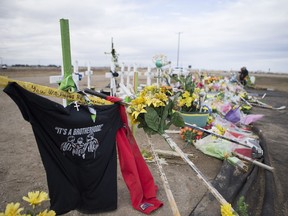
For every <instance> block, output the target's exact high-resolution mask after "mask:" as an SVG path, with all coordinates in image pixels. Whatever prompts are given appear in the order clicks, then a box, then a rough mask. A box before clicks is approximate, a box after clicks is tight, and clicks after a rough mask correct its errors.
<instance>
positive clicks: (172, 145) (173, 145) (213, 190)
mask: <svg viewBox="0 0 288 216" xmlns="http://www.w3.org/2000/svg"><path fill="white" fill-rule="evenodd" d="M162 137H163V138H164V139H165V141H166V142H167V143H168V144H169V146H170V148H171V149H173V150H174V151H176V152H177V153H178V154H179V155H180V156H181V158H182V159H183V160H184V161H185V162H186V163H187V164H188V165H189V166H190V168H191V169H192V170H193V171H195V172H196V174H197V177H198V178H199V179H200V180H201V181H202V182H203V183H204V185H205V186H206V187H207V189H208V190H209V191H210V192H211V193H212V194H213V196H214V197H215V198H216V199H217V200H218V202H219V203H220V204H221V205H225V204H228V202H227V201H226V200H225V198H224V197H223V196H222V195H221V194H220V193H219V191H217V190H216V188H214V187H213V185H212V184H211V183H210V182H209V181H208V180H207V179H206V177H205V176H204V175H203V173H202V172H201V171H200V170H199V169H198V168H197V167H196V165H195V164H194V163H193V162H192V161H191V160H190V159H189V158H188V157H187V155H186V154H185V153H184V152H183V151H182V150H181V149H180V148H179V146H178V145H177V144H176V143H175V142H174V141H173V140H172V138H171V137H169V135H168V134H166V133H164V134H162ZM231 210H232V212H233V213H234V214H235V215H238V214H237V212H236V211H235V210H234V209H233V208H232V209H231Z"/></svg>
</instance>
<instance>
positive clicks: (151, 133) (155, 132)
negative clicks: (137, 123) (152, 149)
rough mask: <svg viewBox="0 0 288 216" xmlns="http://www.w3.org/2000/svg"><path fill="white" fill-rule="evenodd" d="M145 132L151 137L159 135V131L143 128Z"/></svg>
mask: <svg viewBox="0 0 288 216" xmlns="http://www.w3.org/2000/svg"><path fill="white" fill-rule="evenodd" d="M143 130H144V132H145V133H146V134H147V135H148V136H151V135H154V134H157V133H158V131H154V130H152V129H151V128H149V127H143Z"/></svg>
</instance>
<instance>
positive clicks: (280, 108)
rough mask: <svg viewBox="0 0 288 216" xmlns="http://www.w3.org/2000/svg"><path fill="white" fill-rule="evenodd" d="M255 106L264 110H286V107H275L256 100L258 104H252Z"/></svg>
mask: <svg viewBox="0 0 288 216" xmlns="http://www.w3.org/2000/svg"><path fill="white" fill-rule="evenodd" d="M252 104H253V105H254V106H258V107H262V108H267V109H273V110H284V109H286V106H281V107H273V106H271V105H268V104H266V103H263V102H261V101H259V100H256V103H252Z"/></svg>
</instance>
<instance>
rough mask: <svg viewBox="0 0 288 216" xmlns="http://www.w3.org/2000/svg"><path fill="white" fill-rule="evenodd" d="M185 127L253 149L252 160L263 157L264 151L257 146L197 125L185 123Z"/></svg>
mask: <svg viewBox="0 0 288 216" xmlns="http://www.w3.org/2000/svg"><path fill="white" fill-rule="evenodd" d="M185 125H187V126H188V127H191V128H194V129H196V130H199V131H202V132H205V133H208V134H211V135H213V136H216V137H218V138H220V139H225V140H227V141H230V142H233V143H235V144H237V145H241V146H245V147H247V148H251V149H252V158H256V157H259V155H261V156H262V155H263V150H262V149H258V148H256V147H255V146H250V145H248V144H245V143H242V142H239V141H238V140H235V139H231V138H228V137H225V136H222V135H219V134H217V133H214V132H212V131H209V130H206V129H204V128H201V127H198V126H196V125H194V124H193V125H192V124H189V123H187V122H185Z"/></svg>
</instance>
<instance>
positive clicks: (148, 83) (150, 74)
mask: <svg viewBox="0 0 288 216" xmlns="http://www.w3.org/2000/svg"><path fill="white" fill-rule="evenodd" d="M145 75H146V76H147V82H146V84H147V86H150V85H151V76H152V72H151V67H150V66H148V68H147V72H146V73H145Z"/></svg>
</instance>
